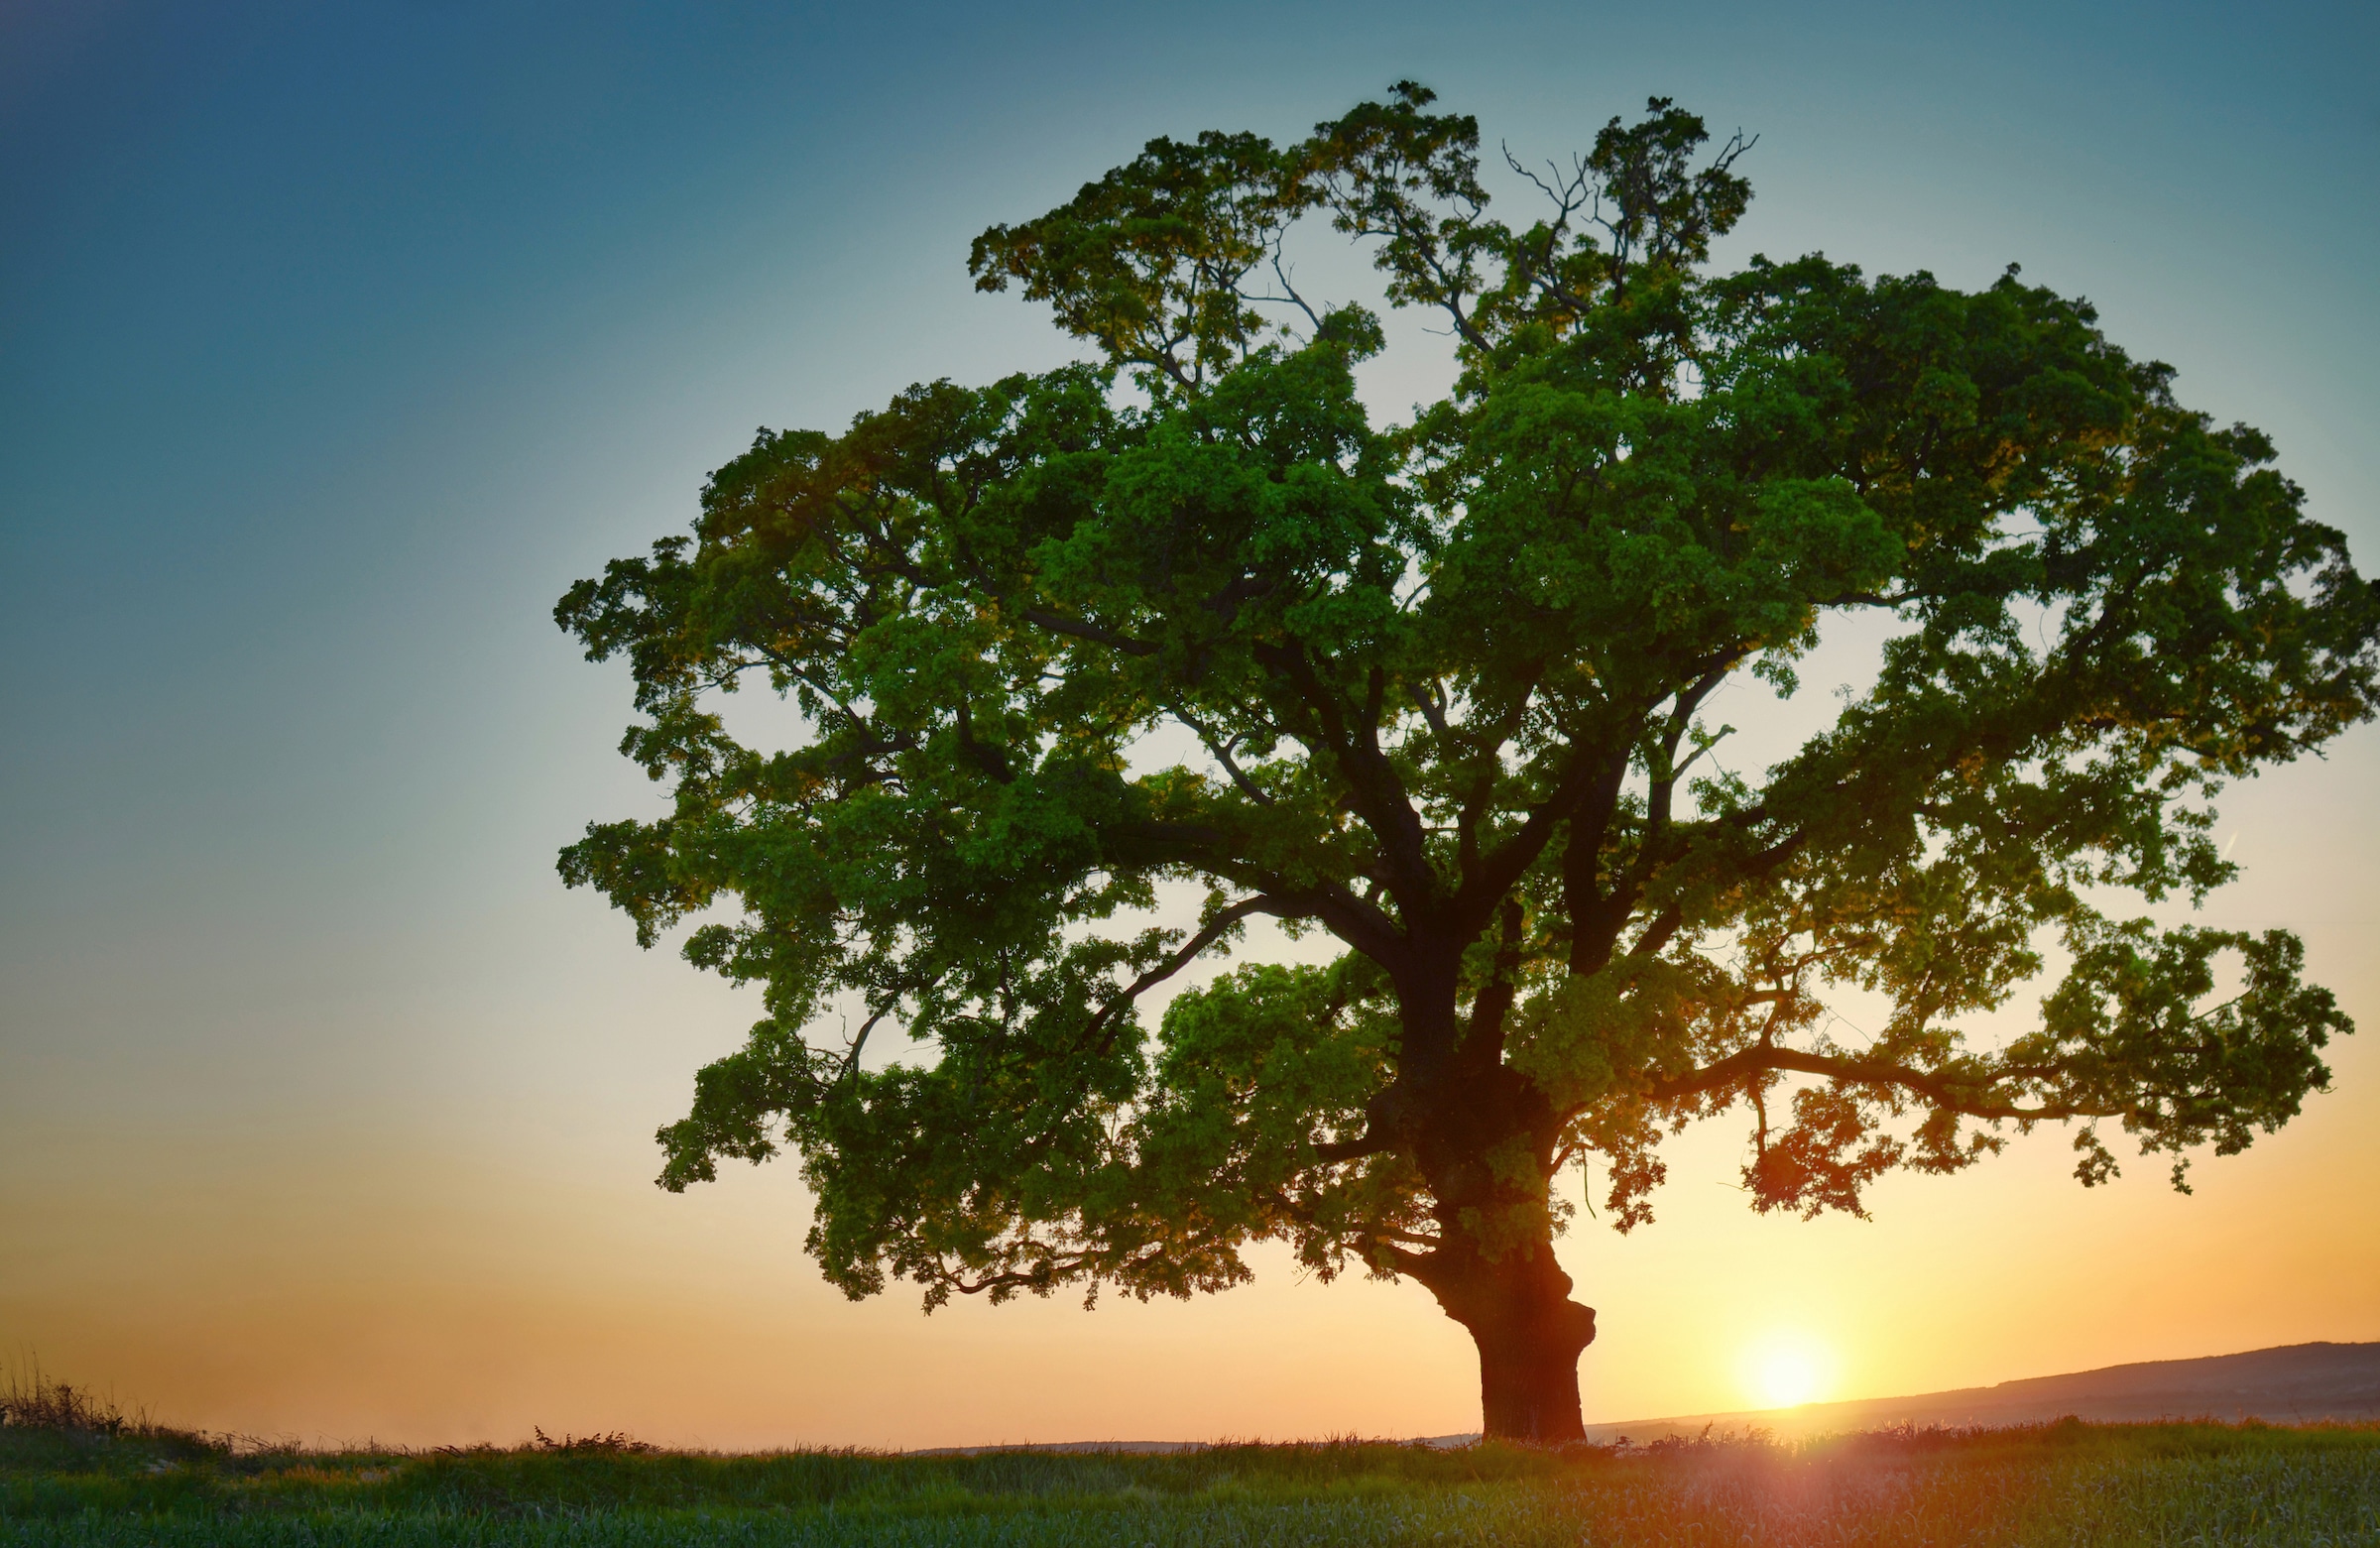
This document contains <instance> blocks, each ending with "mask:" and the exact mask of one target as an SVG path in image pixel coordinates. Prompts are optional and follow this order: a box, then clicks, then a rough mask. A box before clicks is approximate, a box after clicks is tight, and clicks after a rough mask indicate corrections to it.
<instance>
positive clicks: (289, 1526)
mask: <svg viewBox="0 0 2380 1548" xmlns="http://www.w3.org/2000/svg"><path fill="white" fill-rule="evenodd" d="M54 1390H55V1389H54ZM70 1396H71V1394H70ZM8 1418H9V1420H10V1421H11V1422H8V1423H4V1424H0V1544H17V1543H28V1544H33V1543H39V1544H91V1545H99V1544H132V1543H172V1544H190V1545H198V1544H218V1543H220V1544H231V1545H250V1544H254V1545H263V1544H275V1545H280V1544H288V1545H299V1544H303V1545H309V1548H310V1545H333V1544H376V1545H388V1548H408V1545H414V1544H432V1543H437V1544H446V1543H455V1544H555V1545H560V1544H573V1545H575V1544H587V1545H598V1544H600V1545H615V1544H617V1545H623V1548H626V1545H638V1548H643V1545H654V1548H659V1545H662V1544H669V1545H678V1544H692V1545H701V1544H756V1545H757V1544H800V1543H820V1544H840V1543H854V1544H857V1543H872V1544H873V1543H891V1544H917V1545H926V1544H935V1545H939V1544H970V1545H972V1544H1015V1545H1018V1548H1025V1545H1033V1548H1039V1545H1044V1544H1047V1545H1059V1544H1068V1545H1071V1544H1109V1543H1116V1544H1131V1545H1152V1548H1153V1545H1164V1548H1172V1545H1185V1548H1186V1545H1193V1544H1198V1545H1204V1544H1218V1545H1220V1544H1234V1545H1239V1544H1249V1545H1255V1544H1308V1543H1312V1544H1326V1543H1328V1544H1340V1543H1444V1544H1481V1545H1486V1544H1540V1543H1544V1544H1551V1543H1563V1544H1595V1545H1612V1548H1622V1545H1628V1548H1632V1545H1637V1544H1645V1545H1651V1544H1673V1545H1679V1548H1685V1545H1693V1548H1715V1545H1725V1544H1783V1545H1797V1548H1798V1545H1804V1544H1808V1545H1814V1548H1815V1545H1819V1544H1827V1545H1835V1544H1844V1545H1851V1544H1858V1545H1870V1544H1872V1545H1878V1548H1882V1545H1901V1544H1910V1545H1915V1544H1929V1545H1939V1548H1948V1545H1952V1544H1968V1543H1977V1544H2101V1543H2109V1544H2134V1543H2138V1544H2158V1545H2169V1544H2170V1545H2182V1544H2216V1543H2222V1544H2231V1543H2239V1544H2275V1545H2291V1548H2301V1545H2308V1548H2311V1545H2330V1544H2349V1543H2352V1544H2369V1545H2374V1548H2380V1427H2359V1428H2310V1429H2280V1428H2271V1427H2266V1426H2260V1425H2246V1426H2230V1425H2220V1424H2168V1425H2086V1424H2081V1423H2078V1422H2075V1421H2072V1420H2068V1421H2064V1422H2061V1423H2059V1424H2054V1425H2045V1426H2038V1427H2034V1428H2028V1429H2014V1430H1996V1431H1977V1432H1963V1433H1962V1432H1944V1431H1920V1432H1904V1433H1883V1434H1870V1435H1860V1436H1849V1437H1842V1438H1838V1439H1835V1440H1830V1441H1822V1442H1815V1443H1809V1444H1804V1445H1797V1446H1791V1447H1787V1446H1779V1445H1773V1444H1769V1443H1767V1442H1765V1441H1763V1440H1759V1439H1757V1438H1755V1439H1752V1440H1730V1441H1706V1442H1703V1443H1700V1444H1695V1445H1683V1444H1666V1445H1661V1446H1655V1447H1646V1448H1624V1447H1623V1448H1602V1449H1598V1448H1582V1449H1579V1450H1576V1451H1573V1452H1569V1453H1563V1454H1554V1453H1545V1452H1534V1451H1528V1450H1523V1449H1518V1448H1509V1447H1501V1446H1480V1447H1470V1448H1464V1449H1459V1450H1452V1451H1440V1450H1432V1449H1430V1448H1427V1447H1423V1446H1405V1445H1386V1444H1376V1443H1360V1442H1342V1443H1331V1444H1321V1445H1302V1446H1217V1447H1212V1448H1209V1449H1206V1450H1201V1451H1196V1452H1188V1453H1177V1454H1171V1455H1153V1456H1152V1455H1124V1454H1117V1453H1072V1454H1055V1453H1047V1452H1013V1451H1011V1452H995V1453H987V1454H983V1455H977V1456H937V1457H900V1456H887V1455H879V1454H870V1453H860V1452H834V1451H809V1452H786V1453H777V1454H770V1455H755V1456H710V1455H701V1454H693V1453H682V1452H663V1451H654V1450H651V1449H647V1448H641V1447H638V1446H636V1445H635V1444H634V1443H628V1442H622V1441H621V1440H619V1439H618V1438H609V1439H598V1440H594V1441H575V1442H570V1443H567V1444H557V1443H553V1442H545V1443H543V1444H541V1445H533V1446H529V1447H523V1448H520V1449H516V1450H497V1449H494V1448H479V1449H473V1450H441V1451H429V1452H405V1453H391V1452H368V1451H351V1452H335V1453H333V1452H317V1451H303V1450H297V1449H272V1448H258V1447H255V1446H252V1445H251V1446H236V1445H227V1444H221V1443H215V1442H210V1441H208V1440H206V1439H204V1438H201V1437H196V1436H191V1435H188V1434H184V1433H180V1432H176V1431H172V1430H167V1429H162V1428H159V1427H155V1426H148V1425H143V1424H139V1423H132V1422H126V1421H125V1420H123V1419H122V1417H121V1416H117V1415H112V1414H108V1413H106V1412H104V1411H96V1410H93V1409H91V1408H90V1407H89V1405H88V1404H83V1405H82V1406H81V1407H80V1408H79V1409H77V1407H76V1405H75V1403H74V1402H73V1401H71V1400H69V1401H67V1402H66V1403H65V1404H63V1405H62V1407H61V1406H60V1404H58V1403H57V1402H55V1401H54V1402H53V1403H52V1405H51V1407H50V1409H49V1410H46V1411H45V1410H29V1409H28V1408H27V1407H26V1405H23V1404H20V1405H19V1408H18V1409H17V1410H15V1411H12V1412H10V1413H9V1414H8ZM61 1419H63V1420H66V1421H72V1422H60V1420H61Z"/></svg>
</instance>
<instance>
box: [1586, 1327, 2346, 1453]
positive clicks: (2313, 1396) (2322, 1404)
mask: <svg viewBox="0 0 2380 1548" xmlns="http://www.w3.org/2000/svg"><path fill="white" fill-rule="evenodd" d="M2068 1414H2073V1415H2074V1416H2075V1417H2077V1418H2079V1419H2090V1420H2095V1421H2098V1422H2101V1423H2125V1422H2136V1421H2144V1420H2153V1419H2201V1418H2205V1419H2220V1420H2226V1421H2231V1422H2237V1421H2239V1420H2242V1419H2262V1420H2265V1421H2266V1422H2268V1423H2273V1424H2307V1423H2312V1422H2314V1421H2316V1420H2321V1419H2336V1420H2349V1421H2354V1420H2363V1421H2370V1420H2380V1344H2289V1345H2284V1346H2281V1347H2279V1348H2276V1349H2260V1350H2250V1351H2248V1352H2247V1353H2245V1354H2239V1355H2211V1356H2207V1357H2205V1358H2203V1359H2200V1360H2151V1361H2143V1362H2140V1363H2138V1364H2136V1365H2128V1366H2107V1367H2104V1368H2102V1369H2097V1370H2078V1371H2071V1372H2069V1373H2067V1374H2065V1375H2055V1376H2027V1377H2025V1378H2023V1379H2021V1380H2016V1381H2002V1382H2000V1383H1998V1384H1997V1385H1994V1386H1969V1387H1960V1388H1958V1389H1956V1390H1953V1391H1948V1392H1922V1393H1918V1394H1915V1395H1913V1396H1908V1397H1866V1398H1854V1399H1851V1400H1849V1401H1845V1402H1835V1403H1805V1404H1803V1405H1802V1406H1800V1407H1798V1408H1774V1409H1766V1410H1746V1411H1739V1412H1734V1413H1705V1414H1682V1415H1676V1416H1673V1417H1669V1418H1662V1419H1632V1420H1626V1421H1623V1422H1620V1423H1615V1424H1591V1425H1589V1426H1588V1427H1587V1435H1588V1438H1589V1439H1590V1440H1594V1441H1604V1442H1607V1441H1612V1440H1616V1439H1617V1438H1619V1437H1620V1436H1622V1435H1625V1436H1627V1437H1628V1438H1629V1439H1630V1440H1634V1441H1647V1440H1657V1439H1659V1438H1660V1437H1662V1436H1664V1435H1677V1434H1692V1433H1695V1432H1698V1431H1700V1430H1701V1429H1702V1428H1703V1427H1704V1426H1706V1425H1709V1426H1712V1427H1713V1428H1714V1432H1715V1433H1716V1432H1717V1431H1724V1430H1735V1431H1742V1430H1747V1429H1753V1428H1760V1429H1766V1430H1769V1431H1771V1432H1773V1433H1775V1434H1777V1435H1780V1436H1787V1435H1824V1434H1829V1433H1833V1432H1837V1431H1847V1430H1873V1429H1880V1428H1883V1427H1886V1426H1889V1425H1896V1424H1915V1425H1929V1424H1940V1425H2008V1424H2035V1423H2040V1422H2042V1421H2044V1420H2050V1419H2060V1418H2064V1417H2065V1416H2066V1415H2068Z"/></svg>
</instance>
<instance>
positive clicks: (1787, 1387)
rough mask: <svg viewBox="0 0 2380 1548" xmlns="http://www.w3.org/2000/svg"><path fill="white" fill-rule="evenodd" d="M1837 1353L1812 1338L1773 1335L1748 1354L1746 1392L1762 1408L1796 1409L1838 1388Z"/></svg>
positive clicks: (1745, 1380)
mask: <svg viewBox="0 0 2380 1548" xmlns="http://www.w3.org/2000/svg"><path fill="white" fill-rule="evenodd" d="M1834 1378H1835V1360H1834V1354H1833V1352H1832V1351H1831V1350H1829V1349H1828V1348H1827V1347H1826V1346H1825V1345H1823V1344H1821V1343H1819V1342H1818V1341H1817V1340H1816V1339H1813V1338H1811V1337H1810V1336H1809V1335H1807V1334H1804V1333H1798V1332H1788V1333H1777V1334H1772V1335H1770V1336H1769V1337H1767V1338H1766V1339H1763V1340H1761V1341H1760V1342H1759V1343H1756V1344H1754V1345H1752V1346H1751V1347H1750V1348H1749V1349H1747V1350H1746V1351H1745V1352H1744V1360H1743V1382H1744V1390H1745V1391H1746V1392H1747V1393H1748V1394H1749V1395H1750V1397H1751V1399H1752V1402H1753V1405H1754V1406H1755V1407H1760V1408H1796V1407H1799V1406H1800V1405H1802V1404H1803V1403H1808V1402H1815V1401H1817V1400H1818V1399H1820V1398H1822V1397H1825V1396H1826V1395H1827V1393H1828V1391H1829V1389H1830V1388H1831V1387H1832V1386H1833V1385H1834Z"/></svg>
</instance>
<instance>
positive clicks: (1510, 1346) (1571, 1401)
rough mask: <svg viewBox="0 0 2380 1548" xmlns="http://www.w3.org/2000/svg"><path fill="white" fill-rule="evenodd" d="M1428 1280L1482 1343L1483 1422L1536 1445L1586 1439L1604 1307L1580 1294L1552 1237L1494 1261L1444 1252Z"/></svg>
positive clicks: (1496, 1436)
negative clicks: (1586, 1374) (1586, 1379)
mask: <svg viewBox="0 0 2380 1548" xmlns="http://www.w3.org/2000/svg"><path fill="white" fill-rule="evenodd" d="M1421 1277H1422V1282H1423V1283H1424V1284H1426V1285H1428V1286H1429V1288H1430V1291H1431V1293H1432V1294H1434V1295H1436V1296H1437V1297H1438V1304H1439V1305H1440V1306H1442V1307H1444V1308H1445V1310H1446V1314H1447V1315H1448V1316H1450V1317H1452V1318H1454V1319H1455V1320H1456V1321H1457V1322H1459V1323H1461V1324H1463V1326H1464V1327H1465V1328H1467V1329H1469V1330H1470V1333H1471V1338H1472V1342H1473V1343H1474V1344H1475V1345H1477V1346H1478V1347H1479V1352H1480V1417H1481V1424H1482V1428H1483V1429H1484V1431H1485V1432H1486V1433H1487V1436H1488V1437H1489V1438H1490V1439H1493V1440H1506V1441H1521V1442H1525V1443H1527V1444H1529V1445H1535V1446H1557V1445H1561V1444H1564V1443H1566V1442H1570V1441H1580V1440H1585V1439H1586V1435H1587V1432H1586V1426H1585V1423H1584V1421H1583V1418H1582V1415H1581V1413H1580V1408H1579V1356H1580V1355H1581V1354H1582V1353H1584V1352H1585V1351H1586V1348H1587V1346H1588V1345H1590V1344H1592V1343H1594V1342H1595V1311H1594V1309H1593V1308H1592V1307H1587V1306H1581V1305H1580V1304H1579V1303H1578V1302H1576V1301H1574V1300H1572V1299H1571V1298H1570V1288H1571V1279H1570V1275H1569V1274H1567V1273H1565V1272H1563V1270H1562V1265H1561V1264H1560V1263H1558V1262H1556V1261H1555V1260H1554V1250H1553V1244H1552V1243H1551V1242H1550V1241H1549V1242H1541V1243H1534V1244H1531V1245H1529V1246H1527V1247H1517V1248H1514V1249H1512V1250H1509V1251H1507V1252H1505V1253H1504V1254H1503V1255H1502V1256H1500V1257H1498V1258H1495V1259H1493V1260H1489V1259H1487V1258H1484V1257H1482V1256H1480V1255H1479V1254H1477V1253H1476V1252H1471V1251H1464V1250H1457V1251H1454V1252H1441V1253H1438V1254H1434V1261H1433V1262H1432V1263H1431V1264H1430V1268H1429V1271H1428V1272H1427V1273H1426V1275H1423V1276H1421Z"/></svg>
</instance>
